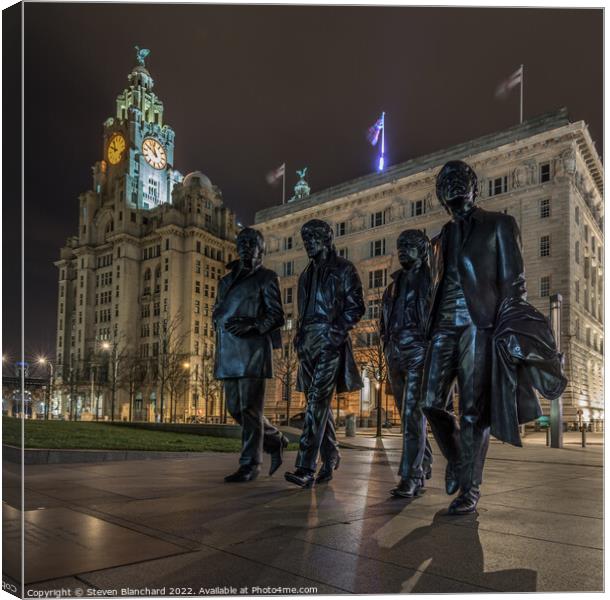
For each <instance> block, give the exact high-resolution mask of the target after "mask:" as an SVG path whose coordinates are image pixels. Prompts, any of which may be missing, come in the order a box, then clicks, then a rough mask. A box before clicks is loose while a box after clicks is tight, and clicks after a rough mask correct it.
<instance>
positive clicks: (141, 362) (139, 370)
mask: <svg viewBox="0 0 610 600" xmlns="http://www.w3.org/2000/svg"><path fill="white" fill-rule="evenodd" d="M147 372H148V365H147V362H146V360H145V359H142V358H141V357H140V355H139V354H138V353H137V352H136V351H135V350H132V351H131V352H129V353H128V354H127V355H126V356H125V357H124V359H123V365H122V369H121V379H120V382H119V387H120V388H121V389H123V390H125V391H127V393H128V395H129V421H132V420H133V405H134V399H135V396H136V392H137V390H138V388H140V387H141V386H142V384H143V383H144V382H145V380H146V375H147Z"/></svg>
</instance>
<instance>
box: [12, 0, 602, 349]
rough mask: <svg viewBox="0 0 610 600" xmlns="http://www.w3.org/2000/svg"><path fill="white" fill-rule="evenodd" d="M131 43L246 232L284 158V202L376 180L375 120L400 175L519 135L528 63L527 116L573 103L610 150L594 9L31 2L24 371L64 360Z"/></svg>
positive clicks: (16, 330)
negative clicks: (63, 295)
mask: <svg viewBox="0 0 610 600" xmlns="http://www.w3.org/2000/svg"><path fill="white" fill-rule="evenodd" d="M6 25H7V24H6V23H5V27H6ZM10 39H11V40H13V41H14V42H15V44H17V38H16V37H15V36H12V37H11V38H10ZM5 43H8V42H7V40H6V32H5ZM135 44H138V45H139V46H140V47H146V48H150V50H151V54H150V56H149V57H148V59H147V61H146V62H147V67H148V69H149V71H150V73H151V75H152V76H153V78H154V80H155V91H156V92H157V94H158V95H159V96H160V98H161V100H162V101H163V102H164V104H165V122H166V123H168V124H169V125H170V126H171V127H173V128H174V130H175V132H176V152H175V167H176V168H177V169H179V170H180V171H181V172H182V173H183V174H186V173H188V172H189V171H192V170H195V169H199V170H201V171H203V172H204V173H206V174H207V175H208V176H209V177H210V179H211V180H212V182H213V183H215V184H217V185H218V186H220V188H221V189H222V191H223V194H224V198H225V202H226V203H227V204H228V205H229V206H230V207H231V208H233V209H234V210H235V211H236V212H237V214H238V217H239V219H240V220H241V221H242V222H243V223H244V224H247V223H250V222H252V220H253V217H254V213H255V211H256V210H258V209H261V208H264V207H267V206H271V205H273V204H277V203H280V202H281V187H277V188H272V187H269V186H268V185H267V183H266V181H265V174H266V173H267V172H268V171H269V170H271V169H273V168H274V167H277V166H278V165H280V164H281V163H282V162H284V161H285V162H286V163H287V169H288V179H287V188H288V191H291V190H292V187H293V185H294V183H295V182H296V175H295V173H294V171H295V170H296V169H297V168H302V167H304V166H308V167H309V171H308V181H309V183H310V185H311V188H312V192H315V191H318V190H321V189H323V188H326V187H329V186H332V185H335V184H338V183H341V182H343V181H346V180H348V179H351V178H354V177H358V176H361V175H364V174H366V173H369V172H371V171H373V170H374V162H375V150H374V149H373V148H371V146H370V145H368V144H367V141H366V139H365V137H364V132H365V130H366V128H367V127H369V126H370V125H372V124H373V122H374V121H375V120H376V118H377V117H378V116H379V114H380V113H381V111H382V110H385V111H386V113H387V116H386V126H387V131H386V144H387V157H388V162H389V164H395V163H398V162H402V161H405V160H408V159H410V158H413V157H416V156H419V155H422V154H426V153H428V152H432V151H435V150H438V149H441V148H443V147H447V146H450V145H452V144H456V143H459V142H463V141H466V140H468V139H472V138H475V137H477V136H480V135H484V134H486V133H490V132H493V131H496V130H500V129H503V128H506V127H509V126H511V125H514V124H515V123H516V122H517V121H518V117H519V92H518V89H515V90H514V91H513V92H512V93H511V95H510V97H509V98H508V99H507V100H505V101H501V100H497V99H496V98H495V97H494V90H495V88H496V86H497V84H498V83H499V82H500V81H502V80H503V79H504V78H506V77H507V76H508V75H510V74H511V73H512V72H513V71H514V70H515V69H516V68H517V67H518V66H519V65H520V64H521V63H524V64H525V117H526V118H527V117H532V116H535V115H538V114H541V113H544V112H547V111H549V110H553V109H555V108H558V107H560V106H567V107H568V109H569V113H570V117H571V119H572V120H574V121H576V120H581V119H583V120H585V121H586V122H587V123H588V124H589V127H590V130H591V134H592V136H593V139H595V140H596V141H597V148H598V150H599V151H600V153H601V152H602V150H603V148H602V145H601V144H602V126H603V123H602V118H603V106H602V98H603V87H602V85H603V72H602V68H603V63H602V58H603V57H602V50H603V16H602V10H601V9H596V10H551V9H465V8H464V9H460V8H442V9H438V8H383V7H298V6H294V7H291V6H285V7H277V6H257V7H255V6H252V7H248V6H205V5H146V4H135V5H117V4H89V5H86V4H34V3H26V5H25V132H24V134H25V138H24V139H25V240H24V243H25V323H26V324H25V327H26V329H25V351H26V358H27V357H28V355H30V356H31V355H33V354H36V353H38V352H44V353H48V354H49V355H52V354H53V351H54V345H55V315H56V297H57V273H56V269H55V267H54V266H53V261H54V260H57V258H58V256H59V248H60V247H61V246H62V245H63V243H64V242H65V239H66V237H68V236H70V235H74V234H75V233H76V227H77V216H78V213H77V197H78V194H79V193H81V192H83V191H85V190H87V189H89V187H90V186H91V166H92V165H93V163H94V162H95V161H96V160H100V159H101V158H102V137H101V135H102V123H103V121H104V120H105V119H106V118H107V117H109V116H114V105H115V97H116V96H117V94H118V93H119V92H120V91H121V90H122V89H123V88H124V87H125V86H126V84H127V79H126V77H127V74H128V73H129V71H130V70H131V68H132V67H133V66H134V65H135V51H134V50H133V46H134V45H135ZM13 52H14V55H13V63H12V66H13V69H12V71H11V70H10V69H9V71H8V74H7V75H6V76H7V77H8V76H10V75H11V73H12V74H13V75H12V76H13V79H14V77H15V75H16V74H17V73H18V62H17V61H18V54H17V52H18V45H15V47H14V50H13ZM5 57H6V53H5ZM15 57H16V58H15ZM5 60H8V59H7V58H5ZM9 66H10V65H9ZM8 94H9V92H8V90H7V89H6V88H5V93H4V97H5V101H4V106H3V110H4V123H5V136H4V137H5V139H4V140H3V143H4V148H5V153H4V154H5V157H6V149H7V148H10V147H11V144H10V142H9V141H8V140H7V136H8V135H9V134H10V133H11V131H13V132H14V135H15V136H16V137H15V138H14V139H18V135H19V131H18V126H19V120H18V114H19V113H18V105H17V106H16V107H11V106H10V105H9V100H8V99H6V96H7V95H8ZM7 118H8V119H9V121H11V120H12V123H10V122H9V123H7ZM12 146H13V148H14V149H13V154H14V155H15V156H13V158H12V162H8V161H6V162H5V170H4V186H3V191H4V194H3V195H4V202H3V217H4V220H3V223H4V253H3V290H4V297H3V338H4V339H3V342H4V343H3V347H4V348H3V350H4V352H7V353H8V354H9V355H10V356H11V357H13V358H14V357H16V356H17V355H18V352H19V347H20V337H21V333H20V325H19V320H20V298H19V285H18V282H19V279H20V272H19V271H20V264H19V260H18V259H17V257H18V253H17V250H16V249H17V248H18V236H19V232H18V227H17V226H16V223H18V218H19V199H18V190H17V189H16V188H15V185H16V183H15V182H17V181H18V173H19V163H18V161H17V160H16V159H18V153H17V151H16V148H17V147H18V144H16V143H15V142H13V144H12ZM11 166H12V167H13V168H12V169H11V171H10V172H7V171H8V169H10V168H11ZM9 175H10V178H11V179H13V178H14V181H13V182H11V181H7V176H9Z"/></svg>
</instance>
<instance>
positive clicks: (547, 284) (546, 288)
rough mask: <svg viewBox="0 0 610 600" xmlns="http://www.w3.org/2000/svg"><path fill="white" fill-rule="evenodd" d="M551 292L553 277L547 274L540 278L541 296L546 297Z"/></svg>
mask: <svg viewBox="0 0 610 600" xmlns="http://www.w3.org/2000/svg"><path fill="white" fill-rule="evenodd" d="M550 292H551V278H550V276H549V275H545V276H544V277H541V278H540V297H541V298H546V297H547V296H549V295H550Z"/></svg>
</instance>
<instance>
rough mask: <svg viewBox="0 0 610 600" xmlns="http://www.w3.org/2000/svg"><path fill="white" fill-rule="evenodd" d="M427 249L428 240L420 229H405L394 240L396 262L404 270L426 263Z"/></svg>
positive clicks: (428, 245)
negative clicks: (396, 253) (396, 251)
mask: <svg viewBox="0 0 610 600" xmlns="http://www.w3.org/2000/svg"><path fill="white" fill-rule="evenodd" d="M429 247H430V240H428V237H427V236H426V234H425V233H424V232H423V231H421V230H420V229H405V231H403V232H402V233H401V234H400V235H399V236H398V239H397V240H396V249H397V250H398V260H399V261H400V264H401V265H402V267H403V268H405V269H409V268H410V267H412V266H413V265H415V264H416V263H418V262H419V263H420V264H421V263H423V262H427V260H428V250H429Z"/></svg>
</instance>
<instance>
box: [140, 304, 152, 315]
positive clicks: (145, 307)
mask: <svg viewBox="0 0 610 600" xmlns="http://www.w3.org/2000/svg"><path fill="white" fill-rule="evenodd" d="M142 317H150V304H142Z"/></svg>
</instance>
